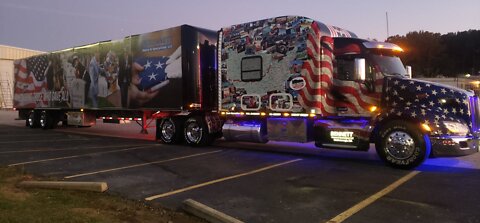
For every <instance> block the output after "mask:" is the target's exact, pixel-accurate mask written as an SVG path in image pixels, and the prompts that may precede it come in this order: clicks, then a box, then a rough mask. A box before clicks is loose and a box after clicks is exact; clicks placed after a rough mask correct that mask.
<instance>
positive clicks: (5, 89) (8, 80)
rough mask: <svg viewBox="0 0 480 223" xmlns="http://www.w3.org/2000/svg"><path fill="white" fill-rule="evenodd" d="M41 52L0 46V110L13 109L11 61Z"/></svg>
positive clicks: (12, 67)
mask: <svg viewBox="0 0 480 223" xmlns="http://www.w3.org/2000/svg"><path fill="white" fill-rule="evenodd" d="M41 53H43V52H41V51H36V50H29V49H23V48H18V47H12V46H5V45H0V108H1V109H5V108H12V107H13V86H14V78H13V69H14V66H13V61H14V60H16V59H20V58H25V57H30V56H33V55H37V54H41Z"/></svg>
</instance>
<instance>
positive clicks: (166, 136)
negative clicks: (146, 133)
mask: <svg viewBox="0 0 480 223" xmlns="http://www.w3.org/2000/svg"><path fill="white" fill-rule="evenodd" d="M182 130H183V128H182V122H181V120H179V119H178V118H165V119H163V120H162V121H161V123H160V126H159V128H158V130H157V131H159V133H160V134H159V136H160V139H161V140H162V142H163V143H165V144H176V143H180V142H181V141H182Z"/></svg>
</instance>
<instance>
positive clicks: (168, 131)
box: [161, 120, 175, 141]
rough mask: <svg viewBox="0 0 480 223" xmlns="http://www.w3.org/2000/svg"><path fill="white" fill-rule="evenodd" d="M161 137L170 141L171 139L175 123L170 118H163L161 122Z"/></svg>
mask: <svg viewBox="0 0 480 223" xmlns="http://www.w3.org/2000/svg"><path fill="white" fill-rule="evenodd" d="M161 131H162V138H163V139H164V140H165V141H170V140H172V139H173V135H175V125H174V124H173V122H172V121H171V120H165V121H164V122H163V124H162V129H161Z"/></svg>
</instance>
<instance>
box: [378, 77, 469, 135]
mask: <svg viewBox="0 0 480 223" xmlns="http://www.w3.org/2000/svg"><path fill="white" fill-rule="evenodd" d="M385 92H386V93H385V95H384V96H383V98H382V100H383V103H384V104H385V105H386V106H385V107H386V111H384V112H383V113H382V115H381V116H380V117H378V119H379V120H382V119H385V118H391V117H392V116H397V117H401V116H402V115H403V116H407V117H411V118H413V119H416V120H420V121H421V122H422V123H424V124H427V125H429V126H431V127H434V128H435V127H436V126H438V125H439V124H440V123H443V122H445V121H453V122H458V123H464V124H466V125H468V126H469V127H470V129H471V128H472V119H471V112H470V106H477V105H475V104H472V105H471V104H470V96H473V93H469V92H466V91H464V90H460V89H455V88H453V87H451V86H446V85H441V84H438V83H430V82H427V81H421V80H412V79H405V78H401V77H387V78H386V84H385ZM439 130H442V131H446V129H439ZM443 133H444V134H447V132H443Z"/></svg>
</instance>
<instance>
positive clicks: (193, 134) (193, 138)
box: [184, 116, 213, 146]
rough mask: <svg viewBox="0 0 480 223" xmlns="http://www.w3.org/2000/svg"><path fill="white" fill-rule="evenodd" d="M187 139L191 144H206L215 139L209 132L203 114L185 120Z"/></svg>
mask: <svg viewBox="0 0 480 223" xmlns="http://www.w3.org/2000/svg"><path fill="white" fill-rule="evenodd" d="M184 136H185V141H186V142H187V144H188V145H191V146H205V145H208V144H210V143H211V142H212V141H213V136H212V135H210V134H209V133H208V127H207V123H205V120H204V119H203V117H201V116H196V117H191V118H189V119H187V121H186V122H185V129H184Z"/></svg>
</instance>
